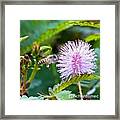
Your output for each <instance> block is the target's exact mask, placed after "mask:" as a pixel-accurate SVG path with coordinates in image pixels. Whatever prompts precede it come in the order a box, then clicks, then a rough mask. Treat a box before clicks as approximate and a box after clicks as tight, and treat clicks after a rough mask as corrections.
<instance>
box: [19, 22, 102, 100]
mask: <svg viewBox="0 0 120 120" xmlns="http://www.w3.org/2000/svg"><path fill="white" fill-rule="evenodd" d="M20 24H21V25H20V55H21V56H25V55H26V54H28V55H31V56H30V65H29V67H28V68H27V70H26V68H25V70H26V72H25V75H24V76H23V78H25V80H26V81H27V82H28V83H29V84H30V85H29V86H27V93H28V96H29V97H27V96H24V95H23V96H22V97H21V99H22V100H24V99H25V100H43V99H47V100H57V99H58V100H73V99H76V96H77V95H78V94H79V93H78V87H77V85H76V83H77V82H79V81H80V83H81V88H82V92H83V95H88V94H90V95H98V97H97V98H92V100H93V99H95V100H96V99H97V100H99V99H100V21H97V20H74V21H72V20H21V22H20ZM75 39H80V40H83V41H86V42H88V43H90V44H91V45H92V48H94V49H95V52H96V55H97V61H96V64H97V69H96V71H95V74H91V75H87V74H84V75H81V76H75V77H73V78H71V79H69V80H67V81H62V80H61V79H60V75H59V73H58V72H57V68H56V64H50V66H49V68H48V67H47V66H46V65H44V64H41V65H38V61H39V60H41V59H44V58H45V57H47V56H48V55H50V54H54V53H55V54H57V53H58V47H59V46H60V45H61V44H64V43H65V42H66V41H68V40H75ZM24 66H25V65H23V66H22V67H24ZM21 81H22V76H21ZM52 88H53V89H52ZM38 93H39V94H38ZM88 96H89V95H88Z"/></svg>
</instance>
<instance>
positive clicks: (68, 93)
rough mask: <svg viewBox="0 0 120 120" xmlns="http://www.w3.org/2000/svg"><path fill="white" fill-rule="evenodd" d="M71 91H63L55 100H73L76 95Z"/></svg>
mask: <svg viewBox="0 0 120 120" xmlns="http://www.w3.org/2000/svg"><path fill="white" fill-rule="evenodd" d="M71 92H72V91H69V90H64V91H61V92H59V93H57V94H56V95H55V96H56V98H57V100H75V97H76V95H75V94H72V93H71Z"/></svg>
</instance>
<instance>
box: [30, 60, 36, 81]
mask: <svg viewBox="0 0 120 120" xmlns="http://www.w3.org/2000/svg"><path fill="white" fill-rule="evenodd" d="M37 70H38V64H37V62H36V63H35V64H34V69H33V71H32V74H31V76H30V78H29V80H28V81H29V82H30V83H31V82H32V80H33V79H34V77H35V75H36V73H37Z"/></svg>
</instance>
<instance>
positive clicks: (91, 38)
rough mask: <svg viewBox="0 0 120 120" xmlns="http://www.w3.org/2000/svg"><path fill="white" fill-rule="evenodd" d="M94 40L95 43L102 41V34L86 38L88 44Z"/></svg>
mask: <svg viewBox="0 0 120 120" xmlns="http://www.w3.org/2000/svg"><path fill="white" fill-rule="evenodd" d="M93 40H95V41H97V40H100V34H92V35H89V36H87V37H86V38H85V41H86V42H90V41H93Z"/></svg>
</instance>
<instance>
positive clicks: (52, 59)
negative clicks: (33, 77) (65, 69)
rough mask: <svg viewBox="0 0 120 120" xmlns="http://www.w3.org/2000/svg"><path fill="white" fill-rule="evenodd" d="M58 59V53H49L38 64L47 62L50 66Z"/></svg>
mask: <svg viewBox="0 0 120 120" xmlns="http://www.w3.org/2000/svg"><path fill="white" fill-rule="evenodd" d="M57 60H58V56H57V55H56V54H53V55H49V56H47V57H46V58H43V59H41V60H40V61H39V62H38V64H39V65H41V64H47V65H48V66H47V67H49V65H50V64H52V63H56V62H57Z"/></svg>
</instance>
